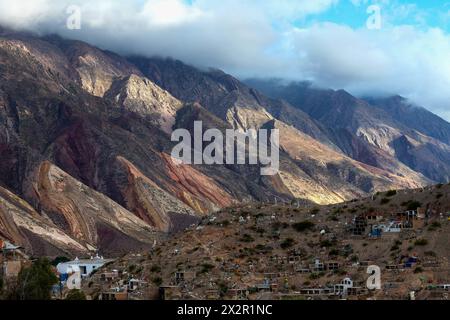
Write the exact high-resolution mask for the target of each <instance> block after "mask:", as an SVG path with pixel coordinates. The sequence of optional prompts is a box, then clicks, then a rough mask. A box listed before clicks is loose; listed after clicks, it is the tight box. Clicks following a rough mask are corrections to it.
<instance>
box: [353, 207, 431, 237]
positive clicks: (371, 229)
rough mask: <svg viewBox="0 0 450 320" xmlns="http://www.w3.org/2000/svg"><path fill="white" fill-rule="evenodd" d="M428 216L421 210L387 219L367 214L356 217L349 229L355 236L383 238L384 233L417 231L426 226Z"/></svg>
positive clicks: (399, 213)
mask: <svg viewBox="0 0 450 320" xmlns="http://www.w3.org/2000/svg"><path fill="white" fill-rule="evenodd" d="M426 217H427V214H425V213H423V212H422V210H421V209H420V208H418V209H417V210H408V211H404V212H398V213H396V214H393V215H391V216H390V217H386V216H385V215H384V214H378V213H366V214H360V215H358V216H355V217H354V218H353V220H352V222H351V223H350V225H349V226H348V228H347V231H348V232H349V233H350V234H351V235H353V236H368V237H369V238H374V239H378V238H381V237H382V235H383V234H384V233H399V232H402V231H403V230H405V229H409V230H411V229H416V228H419V227H422V226H423V225H424V220H425V219H426Z"/></svg>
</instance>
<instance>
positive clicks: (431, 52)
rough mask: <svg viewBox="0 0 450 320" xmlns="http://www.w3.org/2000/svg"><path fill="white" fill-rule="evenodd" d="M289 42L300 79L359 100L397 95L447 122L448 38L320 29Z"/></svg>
mask: <svg viewBox="0 0 450 320" xmlns="http://www.w3.org/2000/svg"><path fill="white" fill-rule="evenodd" d="M292 42H293V45H294V46H295V50H296V51H297V54H298V55H297V63H296V65H295V66H296V68H297V70H298V71H299V73H302V76H303V77H304V78H309V79H311V80H312V81H315V82H316V83H318V84H319V85H323V86H329V87H333V88H345V89H347V90H349V91H351V92H353V93H355V94H361V95H365V94H373V93H378V94H402V95H404V96H406V97H408V98H410V99H411V100H413V101H415V102H416V103H419V104H422V105H425V106H432V107H433V110H434V111H436V112H438V113H439V114H441V115H443V116H445V117H446V118H447V119H450V117H448V116H449V113H448V108H449V105H448V101H449V98H450V94H449V91H448V88H449V87H450V59H448V52H450V36H449V35H448V34H445V33H444V32H443V31H442V30H440V29H436V28H434V29H428V30H418V29H417V28H415V27H412V26H398V27H390V28H386V29H381V30H378V31H370V30H367V29H357V30H354V29H351V28H349V27H344V26H340V25H336V24H320V25H315V26H313V27H311V28H308V29H303V30H302V29H299V30H296V31H295V32H293V34H292ZM292 76H295V73H294V74H292Z"/></svg>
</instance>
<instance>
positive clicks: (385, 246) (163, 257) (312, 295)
mask: <svg viewBox="0 0 450 320" xmlns="http://www.w3.org/2000/svg"><path fill="white" fill-rule="evenodd" d="M441 188H443V187H442V186H441V187H437V188H431V189H429V190H425V191H421V192H422V194H426V195H427V198H429V197H430V195H429V194H432V195H433V197H434V198H435V200H436V201H433V203H428V204H427V205H426V206H425V205H423V203H421V202H420V201H419V200H421V199H420V196H417V197H414V198H415V199H416V200H407V201H403V202H401V201H402V200H404V199H411V195H410V194H408V193H407V192H406V191H405V192H403V191H399V192H397V191H389V192H386V193H379V194H377V195H374V196H373V197H372V199H370V200H367V199H365V200H354V201H351V202H349V203H345V204H340V205H335V206H324V207H315V206H312V205H309V206H304V207H301V206H300V205H299V203H298V202H295V201H293V202H292V203H290V204H286V203H277V204H274V203H272V204H259V205H258V204H255V205H242V206H239V207H235V208H229V209H225V210H222V211H220V212H216V213H214V214H213V215H211V216H208V217H207V218H205V219H203V221H202V222H201V223H200V224H198V225H193V226H191V227H190V228H189V229H188V230H186V231H184V232H182V233H180V234H178V235H175V236H174V237H172V238H171V239H169V240H167V242H164V243H161V244H158V245H157V246H156V247H155V248H154V249H152V250H150V251H149V252H140V253H130V254H128V255H125V256H123V257H121V258H119V259H108V258H104V257H102V256H100V255H99V254H97V255H92V256H91V257H87V258H78V257H73V258H72V260H70V259H64V260H61V261H60V262H59V263H57V264H54V266H53V267H52V270H53V272H54V274H55V275H56V276H57V279H58V281H57V283H55V284H54V285H53V286H52V288H51V297H52V298H53V299H64V298H65V297H67V295H68V294H69V293H70V292H74V291H79V292H81V293H82V295H83V297H85V298H86V299H91V300H147V299H152V300H181V299H183V300H198V299H202V300H207V299H213V300H217V299H225V300H247V299H250V300H273V299H275V300H317V299H320V300H324V299H350V300H361V299H364V300H366V299H374V300H375V299H376V300H378V299H380V300H384V299H410V300H416V299H417V300H422V299H433V300H447V299H448V295H449V293H450V265H449V259H450V253H449V251H448V248H447V245H448V243H449V240H450V239H449V236H450V211H449V209H450V208H447V207H446V205H447V204H446V202H445V199H444V200H443V202H440V201H438V200H439V199H441V198H443V197H444V196H441V194H445V197H447V193H446V192H445V191H442V192H441V191H439V190H441ZM445 188H447V186H445ZM402 193H405V194H402ZM403 198H404V199H403ZM399 201H400V202H401V203H400V204H396V203H397V202H399ZM370 202H372V204H374V203H377V204H380V206H379V207H370V206H369V204H370ZM0 259H1V260H0V262H1V268H2V269H1V274H2V279H3V281H2V282H3V287H4V289H3V290H4V291H5V290H7V288H8V285H9V284H12V283H14V281H15V279H17V277H18V276H19V273H20V272H21V270H22V269H23V268H27V267H29V266H30V265H31V264H32V260H31V259H30V257H29V256H27V255H26V254H25V253H24V252H23V250H22V248H20V247H18V246H15V245H14V244H12V243H10V242H8V241H2V242H1V256H0ZM377 268H378V270H379V271H377ZM377 272H379V273H380V274H379V275H377V274H376V273H377ZM377 276H379V284H377V283H376V282H377Z"/></svg>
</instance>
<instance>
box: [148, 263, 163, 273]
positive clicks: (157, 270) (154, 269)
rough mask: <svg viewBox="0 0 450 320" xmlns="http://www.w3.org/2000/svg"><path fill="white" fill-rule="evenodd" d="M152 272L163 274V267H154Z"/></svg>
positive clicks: (151, 269)
mask: <svg viewBox="0 0 450 320" xmlns="http://www.w3.org/2000/svg"><path fill="white" fill-rule="evenodd" d="M150 272H153V273H160V272H161V267H160V266H157V265H153V266H152V267H151V268H150Z"/></svg>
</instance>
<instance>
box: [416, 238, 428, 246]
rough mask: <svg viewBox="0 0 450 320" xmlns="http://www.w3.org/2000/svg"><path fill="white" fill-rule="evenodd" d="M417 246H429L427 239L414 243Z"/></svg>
mask: <svg viewBox="0 0 450 320" xmlns="http://www.w3.org/2000/svg"><path fill="white" fill-rule="evenodd" d="M414 244H415V245H416V246H426V245H427V244H428V240H427V239H417V240H416V242H414Z"/></svg>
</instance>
